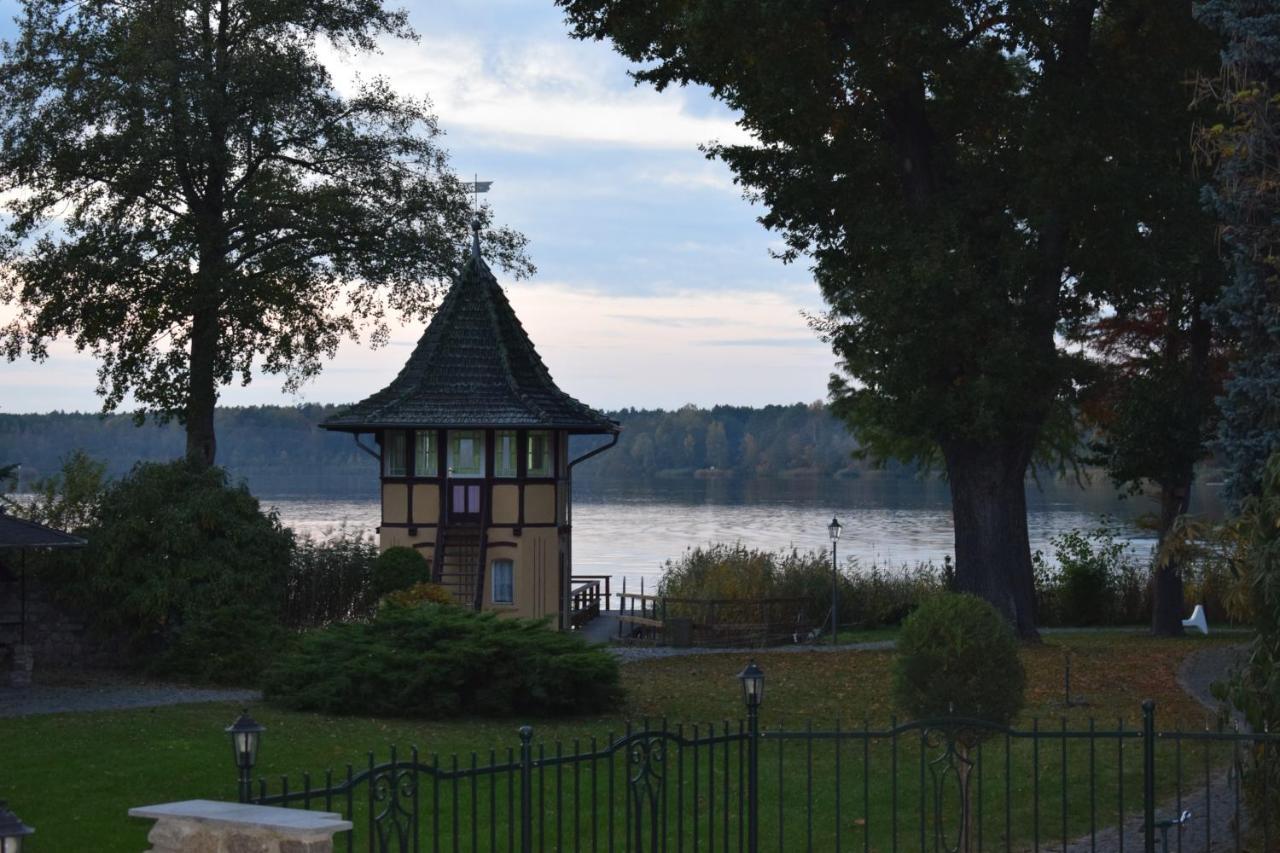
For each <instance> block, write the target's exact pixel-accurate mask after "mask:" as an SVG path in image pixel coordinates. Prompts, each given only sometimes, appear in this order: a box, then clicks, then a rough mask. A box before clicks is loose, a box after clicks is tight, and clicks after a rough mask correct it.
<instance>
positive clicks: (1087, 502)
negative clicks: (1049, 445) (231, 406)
mask: <svg viewBox="0 0 1280 853" xmlns="http://www.w3.org/2000/svg"><path fill="white" fill-rule="evenodd" d="M263 502H264V503H265V504H268V505H274V506H275V507H277V508H278V509H279V510H280V514H281V517H282V519H283V520H284V522H285V523H286V524H288V525H289V526H291V527H293V528H294V529H295V530H297V531H299V532H301V533H306V534H311V535H320V536H323V535H325V533H326V532H328V531H330V530H333V529H334V528H336V527H339V526H342V525H345V526H347V527H348V528H354V529H357V530H364V531H368V532H369V533H372V532H373V529H374V528H375V527H376V526H377V524H378V502H377V501H376V500H370V499H360V500H343V499H340V498H332V497H324V498H299V497H288V498H278V499H272V498H264V499H263ZM1027 505H1028V524H1029V526H1030V534H1031V547H1032V549H1033V550H1034V549H1042V550H1044V551H1045V552H1046V553H1050V548H1049V539H1050V538H1051V537H1052V536H1054V535H1056V534H1059V533H1062V532H1064V531H1067V530H1071V529H1075V528H1092V527H1095V526H1097V525H1098V524H1099V523H1101V522H1102V520H1103V519H1104V518H1105V517H1110V518H1111V519H1113V520H1114V521H1115V522H1116V523H1117V524H1118V525H1119V526H1120V527H1121V529H1122V530H1123V532H1124V535H1125V537H1126V538H1127V539H1128V540H1129V541H1130V544H1131V547H1132V548H1133V549H1134V550H1135V551H1136V552H1139V553H1143V554H1145V553H1148V552H1149V551H1150V548H1151V546H1152V544H1153V540H1152V539H1151V537H1150V536H1149V534H1147V533H1146V532H1145V531H1143V530H1141V529H1140V528H1139V527H1138V525H1137V524H1136V523H1135V522H1136V519H1137V518H1138V516H1140V515H1142V514H1144V513H1149V512H1151V511H1152V509H1153V508H1154V505H1153V504H1152V502H1151V501H1150V500H1148V499H1146V498H1143V497H1136V498H1129V499H1125V500H1121V499H1119V498H1118V497H1117V496H1116V494H1115V492H1114V491H1113V490H1112V489H1111V488H1110V485H1109V484H1108V483H1107V482H1106V481H1105V480H1104V479H1102V478H1098V477H1095V478H1094V481H1093V482H1092V483H1091V484H1089V485H1087V486H1085V487H1083V488H1082V487H1079V486H1077V485H1075V484H1074V483H1067V482H1061V481H1052V482H1048V483H1045V484H1044V485H1043V487H1037V486H1036V485H1034V484H1029V485H1028V487H1027ZM1219 510H1220V505H1219V500H1218V489H1217V487H1216V486H1215V485H1214V484H1205V485H1201V486H1199V487H1198V488H1197V490H1196V493H1195V496H1194V497H1193V503H1192V511H1193V512H1196V513H1209V514H1217V513H1218V512H1219ZM833 514H834V515H835V516H837V517H839V519H840V521H841V523H842V524H843V525H844V535H843V538H841V540H840V545H839V549H840V556H841V560H842V561H843V558H844V557H846V556H852V557H856V558H857V559H858V560H859V561H861V562H862V563H864V564H868V563H878V564H881V565H888V566H892V567H898V566H901V565H904V564H906V565H911V564H914V563H917V562H923V561H930V560H931V561H933V562H934V563H938V564H941V562H942V558H943V556H944V555H947V554H951V553H952V549H953V541H952V528H951V507H950V496H949V493H948V490H947V484H946V483H945V482H943V481H941V480H938V479H925V480H920V479H915V478H910V477H899V476H887V475H886V476H877V475H871V476H864V477H860V478H856V479H849V480H826V479H824V480H750V481H735V480H693V479H689V480H655V481H647V482H640V483H634V482H621V483H619V482H608V483H599V482H587V483H583V484H575V494H574V510H573V555H574V566H573V571H574V573H575V574H600V575H605V574H607V575H612V576H613V578H614V583H615V584H618V585H619V586H618V587H617V588H620V585H621V583H622V579H623V578H626V579H627V587H628V589H634V588H636V587H637V586H638V585H639V583H640V581H641V579H644V582H645V585H646V587H651V586H652V585H653V584H654V583H655V582H656V581H657V579H658V578H659V577H660V576H661V572H662V564H663V562H664V561H666V560H669V559H674V558H676V557H679V556H680V554H681V552H683V551H684V550H685V549H686V548H689V547H692V546H695V545H705V544H707V543H711V542H730V543H732V542H741V543H742V544H743V545H746V546H749V547H752V548H766V549H771V550H777V549H782V548H786V549H790V548H799V549H801V550H825V549H828V548H830V541H829V540H828V539H827V529H826V526H827V523H828V522H829V521H830V520H831V516H832V515H833Z"/></svg>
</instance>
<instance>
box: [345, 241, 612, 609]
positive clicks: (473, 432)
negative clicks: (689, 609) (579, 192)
mask: <svg viewBox="0 0 1280 853" xmlns="http://www.w3.org/2000/svg"><path fill="white" fill-rule="evenodd" d="M472 231H473V236H472V245H471V255H470V257H469V258H468V259H467V260H466V261H465V262H464V264H463V267H462V269H461V271H460V273H459V275H458V277H457V279H456V280H455V281H454V283H453V285H452V286H451V287H450V289H449V292H448V293H447V294H446V296H445V298H444V300H443V301H442V302H441V303H440V307H439V309H438V310H437V311H436V314H435V316H434V317H432V319H431V323H430V324H429V325H428V326H427V329H426V331H425V332H424V333H423V335H422V337H421V338H420V339H419V341H418V344H417V346H416V347H415V348H414V351H413V354H412V355H411V356H410V357H409V360H408V361H407V362H406V363H405V365H404V367H403V368H402V369H401V371H400V373H399V375H398V376H396V378H395V379H394V380H393V381H392V382H391V384H390V385H388V386H387V387H386V388H384V389H382V390H381V391H379V392H377V393H376V394H373V395H372V396H370V397H368V398H366V399H365V400H362V401H361V402H359V403H356V404H355V405H354V406H352V407H350V408H349V409H346V410H344V411H343V412H341V413H339V414H337V415H335V416H334V417H332V418H329V419H328V420H326V421H325V422H324V423H322V424H321V427H323V428H324V429H328V430H335V431H341V432H350V433H354V434H355V435H356V439H357V441H358V440H359V435H360V434H361V433H368V434H372V435H373V436H374V438H375V441H376V443H377V445H378V448H379V451H378V454H377V455H378V457H379V462H380V466H381V472H380V473H381V483H382V490H381V495H382V519H381V524H380V526H379V528H378V533H379V544H380V547H381V548H382V549H383V550H385V549H387V548H390V547H392V546H395V545H404V546H408V547H411V548H416V549H419V550H420V551H421V552H422V554H423V556H424V557H426V558H427V562H428V564H429V565H430V566H431V573H432V579H433V580H434V581H435V582H436V583H439V584H441V585H442V586H444V587H445V588H446V589H447V590H448V591H449V592H450V593H451V594H452V595H453V597H454V600H455V601H456V602H457V603H459V604H461V605H463V606H466V607H472V608H475V609H476V610H482V609H483V610H495V611H498V612H501V613H509V614H512V615H518V616H524V617H542V616H553V617H556V624H558V625H559V626H560V627H562V628H563V627H565V625H567V621H566V620H567V615H566V614H567V611H568V598H569V589H570V576H571V572H572V526H571V506H572V477H573V467H574V465H576V464H577V463H578V462H581V461H583V460H584V459H586V458H587V457H588V456H594V455H595V454H596V453H598V452H601V451H602V450H604V449H606V448H608V447H612V446H613V444H614V443H616V441H617V437H618V432H619V429H620V427H619V426H618V424H617V423H615V422H614V421H611V420H609V419H608V418H606V417H605V416H604V415H602V414H600V413H599V412H597V411H595V410H594V409H591V408H589V407H588V406H586V405H584V404H582V403H580V402H578V401H577V400H575V399H574V398H573V397H570V396H569V395H568V394H566V393H564V392H563V391H561V390H560V389H559V388H558V387H556V384H555V382H554V381H553V380H552V378H551V374H550V373H549V372H548V371H547V368H546V366H545V365H544V364H543V363H542V359H541V358H539V356H538V353H537V351H536V350H535V349H534V347H533V343H532V341H530V340H529V336H528V334H527V333H526V332H525V330H524V327H523V326H521V325H520V321H519V319H518V318H517V317H516V315H515V311H514V310H512V308H511V304H510V303H509V302H508V301H507V298H506V295H505V294H504V293H503V292H502V288H501V287H500V286H499V285H498V281H497V279H496V278H494V275H493V272H492V271H491V270H490V269H489V266H488V265H487V264H486V263H485V262H484V259H483V258H482V257H481V254H480V237H479V225H478V223H473V226H472ZM592 434H594V435H606V436H609V438H610V441H609V442H608V443H606V444H605V445H603V446H601V447H597V448H595V449H594V450H592V451H590V452H588V453H584V454H582V455H580V456H579V457H577V458H576V459H571V458H570V457H569V453H570V447H569V437H570V436H572V435H592Z"/></svg>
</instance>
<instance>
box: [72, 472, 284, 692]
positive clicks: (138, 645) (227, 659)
mask: <svg viewBox="0 0 1280 853" xmlns="http://www.w3.org/2000/svg"><path fill="white" fill-rule="evenodd" d="M87 538H88V540H89V545H88V547H87V548H85V549H83V551H81V552H80V553H79V554H78V555H77V556H76V557H75V558H72V559H69V560H68V561H66V562H64V563H62V564H61V565H59V566H58V567H57V569H58V571H57V572H56V574H52V575H51V579H52V581H51V585H52V586H53V588H54V590H55V592H56V593H57V594H58V595H59V596H60V597H62V598H63V599H64V600H66V601H67V602H68V603H70V604H72V605H73V606H75V607H76V608H77V609H78V610H79V611H81V612H83V613H85V614H87V615H88V617H89V618H90V620H91V622H92V625H93V627H95V628H97V629H99V630H101V631H104V632H107V633H110V634H113V635H120V636H123V637H125V638H127V640H128V641H129V644H130V646H131V647H132V649H133V650H134V651H135V652H136V653H138V654H139V655H140V657H142V659H144V660H145V662H146V665H147V666H149V667H150V668H152V669H154V670H156V671H159V672H165V673H171V674H179V675H181V676H183V677H185V678H190V679H194V680H201V681H205V680H207V681H220V682H234V683H239V684H249V683H252V682H253V680H254V678H255V676H256V674H257V672H258V670H259V668H260V667H261V666H262V665H263V663H264V661H265V660H266V659H267V658H268V657H269V656H270V653H271V652H272V651H273V650H274V648H275V647H276V646H277V645H278V643H279V640H280V636H279V635H280V629H279V619H280V611H281V607H282V605H283V602H284V590H285V576H286V572H287V567H288V565H289V557H290V553H291V551H292V547H293V535H292V534H291V533H290V532H289V531H288V530H286V529H285V528H284V527H282V526H281V524H280V520H279V518H277V517H276V516H275V514H274V513H264V512H262V510H261V508H260V507H259V505H258V501H257V499H256V498H254V497H253V496H252V495H251V494H250V493H249V491H248V490H247V489H246V488H244V487H243V486H232V485H230V484H229V483H228V482H227V476H226V474H225V472H223V471H222V470H221V469H218V468H199V467H194V466H193V465H192V464H191V463H189V462H187V461H179V462H172V463H168V464H163V465H162V464H154V463H149V464H140V465H138V466H137V467H135V468H134V470H133V471H132V472H130V473H129V474H128V475H127V476H125V477H124V478H122V479H120V480H118V481H115V482H113V483H111V484H110V485H109V486H108V487H107V489H106V491H105V492H104V493H103V495H102V500H101V503H100V509H99V512H98V518H97V520H96V522H95V523H94V524H93V525H92V526H91V527H90V528H89V530H88V531H87Z"/></svg>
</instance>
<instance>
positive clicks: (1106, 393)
mask: <svg viewBox="0 0 1280 853" xmlns="http://www.w3.org/2000/svg"><path fill="white" fill-rule="evenodd" d="M1191 35H1192V37H1191V38H1186V39H1183V40H1182V41H1181V42H1176V41H1172V40H1170V41H1169V42H1168V43H1167V44H1166V49H1165V51H1164V54H1165V56H1166V57H1167V62H1168V63H1170V64H1171V65H1172V67H1182V68H1185V69H1188V70H1199V69H1204V68H1208V67H1212V65H1213V63H1214V62H1215V61H1216V57H1217V48H1218V39H1216V38H1214V37H1213V36H1212V34H1211V33H1210V32H1209V31H1208V30H1201V31H1199V32H1198V33H1196V32H1193V33H1192V34H1191ZM1128 59H1129V61H1132V62H1144V61H1146V60H1145V57H1138V56H1135V57H1131V58H1128ZM1134 97H1135V98H1140V99H1141V100H1137V101H1135V103H1134V105H1133V106H1134V109H1135V111H1137V112H1139V113H1140V114H1142V115H1143V116H1145V117H1146V118H1145V121H1146V122H1147V123H1148V124H1156V125H1159V126H1160V127H1161V128H1162V130H1161V132H1160V134H1159V136H1160V137H1161V138H1163V140H1164V143H1163V145H1161V146H1152V147H1149V148H1148V149H1146V150H1144V151H1142V152H1141V155H1140V156H1142V157H1143V158H1145V160H1146V161H1147V165H1148V166H1149V167H1150V168H1148V169H1147V170H1146V178H1145V180H1144V181H1143V182H1142V183H1141V185H1136V186H1132V187H1128V188H1127V198H1126V199H1125V203H1126V204H1128V205H1129V206H1130V208H1131V210H1132V216H1133V218H1134V219H1135V220H1137V221H1138V222H1139V223H1140V227H1138V228H1134V229H1131V230H1129V231H1127V232H1125V233H1123V234H1119V235H1113V237H1112V241H1113V243H1116V242H1118V243H1122V244H1123V245H1121V246H1119V247H1118V250H1116V251H1107V252H1105V253H1098V254H1097V255H1094V256H1092V257H1086V258H1085V259H1084V264H1082V267H1081V268H1082V270H1083V272H1084V274H1085V275H1086V276H1087V277H1088V278H1089V279H1090V280H1091V281H1093V282H1094V283H1095V285H1096V286H1097V289H1098V290H1099V291H1102V292H1105V297H1106V298H1107V300H1108V302H1109V308H1110V309H1111V310H1110V312H1109V313H1108V314H1107V316H1105V317H1102V318H1101V319H1097V320H1094V321H1091V322H1089V323H1088V324H1086V325H1085V326H1084V327H1083V328H1080V329H1077V330H1074V332H1073V334H1072V337H1074V338H1076V339H1077V340H1079V341H1080V342H1081V343H1084V344H1085V345H1086V346H1087V347H1088V350H1089V352H1090V353H1091V354H1092V355H1094V356H1095V359H1096V361H1095V363H1096V365H1097V366H1098V374H1097V377H1096V379H1095V380H1094V382H1093V383H1092V387H1091V388H1090V389H1089V391H1087V392H1086V399H1085V402H1084V407H1083V410H1084V412H1085V415H1086V422H1087V423H1088V425H1089V426H1090V427H1092V428H1093V429H1094V430H1095V431H1096V436H1097V440H1096V441H1095V442H1094V446H1093V449H1094V458H1093V460H1092V461H1093V462H1095V463H1098V464H1101V465H1102V466H1103V467H1104V468H1105V470H1106V471H1107V473H1108V474H1109V476H1110V477H1111V479H1112V481H1113V482H1114V483H1115V485H1116V487H1117V488H1119V489H1122V490H1124V491H1126V492H1128V493H1129V494H1131V495H1136V494H1139V493H1141V492H1143V491H1144V490H1146V489H1147V487H1148V486H1154V488H1155V491H1156V493H1157V494H1156V499H1157V502H1158V509H1157V512H1156V513H1155V515H1154V518H1153V519H1152V522H1153V523H1152V527H1153V528H1154V530H1155V532H1156V535H1157V538H1158V547H1157V552H1158V553H1162V554H1168V553H1171V552H1170V551H1168V550H1167V549H1165V548H1164V547H1163V546H1164V544H1165V543H1166V540H1167V537H1169V536H1170V534H1171V533H1172V532H1173V530H1174V525H1175V522H1176V520H1177V519H1178V518H1179V517H1180V516H1183V515H1185V514H1186V513H1188V512H1189V511H1190V509H1191V489H1192V484H1193V482H1194V480H1195V473H1196V466H1197V465H1198V464H1199V463H1200V462H1202V461H1204V459H1205V458H1206V457H1207V456H1208V455H1209V443H1210V441H1211V440H1212V437H1213V433H1214V430H1215V428H1216V424H1217V415H1218V410H1217V406H1216V405H1215V398H1216V397H1217V396H1218V394H1219V393H1220V391H1221V388H1222V377H1223V372H1224V369H1225V360H1226V352H1225V344H1226V341H1225V339H1224V335H1225V333H1224V331H1223V330H1222V329H1221V328H1219V327H1217V324H1215V323H1214V318H1213V305H1214V303H1215V302H1217V300H1218V298H1219V296H1220V294H1221V292H1222V288H1223V286H1224V285H1225V283H1226V274H1225V270H1224V269H1223V265H1222V263H1221V261H1220V259H1219V258H1218V245H1217V240H1216V233H1215V232H1216V226H1215V223H1214V220H1213V216H1212V214H1211V212H1210V211H1209V210H1207V209H1206V208H1205V205H1204V204H1203V201H1202V200H1201V191H1202V183H1203V178H1202V176H1200V175H1198V174H1197V173H1196V169H1195V158H1194V156H1193V154H1192V152H1191V151H1190V150H1188V148H1187V144H1186V137H1187V133H1188V131H1189V130H1191V128H1192V126H1193V125H1194V123H1195V122H1199V121H1203V120H1204V119H1205V118H1206V117H1207V116H1208V115H1209V111H1208V110H1206V109H1205V107H1204V106H1203V105H1201V106H1200V107H1198V108H1197V109H1196V110H1194V111H1190V112H1189V111H1188V110H1187V99H1188V93H1187V92H1186V91H1183V90H1180V89H1178V88H1176V87H1171V88H1163V89H1148V90H1145V91H1139V92H1135V93H1134ZM1112 148H1113V150H1118V151H1123V147H1122V146H1121V145H1116V146H1112ZM1086 264H1087V266H1085V265H1086ZM1108 282H1110V284H1108ZM1182 608H1183V593H1182V576H1181V566H1180V565H1179V564H1178V562H1177V561H1169V560H1163V561H1157V563H1156V564H1155V565H1154V566H1153V583H1152V617H1151V627H1152V632H1153V633H1155V634H1161V635H1178V634H1181V633H1182V616H1183V613H1182Z"/></svg>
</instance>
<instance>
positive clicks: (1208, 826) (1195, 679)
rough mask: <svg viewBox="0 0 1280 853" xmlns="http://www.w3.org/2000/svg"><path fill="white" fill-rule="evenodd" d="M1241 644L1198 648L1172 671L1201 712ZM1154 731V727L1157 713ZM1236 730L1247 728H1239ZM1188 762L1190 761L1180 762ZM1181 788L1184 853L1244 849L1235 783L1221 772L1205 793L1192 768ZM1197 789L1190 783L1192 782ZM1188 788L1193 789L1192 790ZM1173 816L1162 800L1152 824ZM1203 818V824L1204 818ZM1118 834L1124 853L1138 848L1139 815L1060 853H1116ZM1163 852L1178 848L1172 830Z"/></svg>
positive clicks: (1213, 704)
mask: <svg viewBox="0 0 1280 853" xmlns="http://www.w3.org/2000/svg"><path fill="white" fill-rule="evenodd" d="M1244 649H1245V647H1244V646H1218V647H1216V648H1209V649H1201V650H1199V651H1197V652H1195V653H1193V654H1190V655H1188V656H1187V657H1186V658H1185V659H1184V660H1183V662H1182V666H1181V667H1179V669H1178V684H1179V685H1180V686H1181V687H1182V689H1183V690H1185V691H1186V692H1187V693H1188V694H1190V695H1191V696H1192V697H1194V698H1195V699H1196V701H1198V702H1199V703H1200V704H1201V705H1203V706H1204V707H1205V709H1206V710H1208V711H1210V712H1211V713H1214V714H1216V713H1217V712H1218V710H1219V705H1218V702H1217V700H1216V699H1214V698H1213V695H1212V694H1211V693H1210V691H1209V686H1210V685H1211V684H1212V683H1213V682H1215V681H1218V680H1219V679H1221V678H1223V677H1224V676H1226V675H1227V673H1228V672H1229V671H1230V670H1231V668H1232V667H1233V666H1235V665H1236V663H1237V662H1238V661H1239V660H1240V658H1241V656H1242V654H1243V652H1244ZM1156 713H1157V728H1159V709H1157V711H1156ZM1241 729H1242V730H1246V731H1247V727H1246V726H1244V725H1243V724H1242V725H1241ZM1187 749H1190V750H1191V751H1190V753H1189V754H1190V755H1191V756H1198V755H1199V754H1200V753H1199V750H1197V749H1195V748H1194V747H1187ZM1184 760H1188V761H1190V760H1192V759H1184ZM1186 774H1187V775H1186V777H1185V778H1186V782H1187V789H1186V790H1184V791H1183V795H1182V803H1181V806H1182V809H1183V810H1184V811H1189V812H1191V818H1190V819H1189V820H1188V821H1187V823H1186V825H1185V829H1183V830H1182V845H1181V849H1182V850H1184V851H1187V853H1192V851H1194V853H1219V851H1221V853H1226V851H1228V850H1232V851H1234V850H1238V849H1245V848H1241V847H1237V845H1236V842H1235V838H1236V835H1235V830H1236V828H1235V804H1236V791H1235V780H1234V779H1233V778H1232V777H1231V776H1230V775H1229V774H1228V772H1227V771H1225V770H1224V771H1221V772H1219V773H1218V774H1217V775H1215V776H1213V777H1212V778H1211V780H1210V782H1209V786H1208V789H1207V790H1206V788H1205V786H1204V782H1203V779H1204V777H1203V775H1197V774H1196V773H1195V772H1194V771H1193V770H1186ZM1197 781H1198V782H1199V785H1198V786H1197V785H1196V782H1197ZM1193 786H1194V789H1193ZM1177 813H1178V801H1177V800H1176V798H1175V799H1171V800H1168V801H1166V802H1163V803H1160V804H1158V805H1157V806H1156V820H1157V821H1160V820H1164V819H1168V818H1172V817H1174V816H1175V815H1176V814H1177ZM1206 815H1207V816H1208V820H1206ZM1241 824H1242V825H1241V827H1240V834H1241V836H1242V837H1243V836H1244V834H1245V832H1247V830H1248V816H1247V815H1245V814H1244V813H1243V812H1242V813H1241ZM1121 833H1123V835H1124V838H1123V841H1124V847H1123V849H1125V850H1141V849H1142V842H1143V837H1142V836H1143V825H1142V816H1141V815H1136V816H1134V817H1132V818H1130V819H1129V820H1126V821H1125V822H1124V824H1123V826H1122V827H1119V828H1117V827H1111V828H1110V829H1107V830H1104V831H1102V832H1099V833H1098V836H1097V839H1096V841H1095V840H1094V839H1091V838H1089V837H1088V836H1084V837H1082V838H1078V839H1076V840H1075V841H1073V842H1071V843H1069V844H1068V845H1067V848H1066V851H1065V853H1086V851H1088V853H1094V851H1096V853H1117V851H1119V850H1120V849H1121V843H1120V842H1121V838H1120V836H1121ZM1061 849H1062V848H1061V847H1060V846H1054V847H1041V850H1042V851H1046V850H1053V851H1057V850H1061ZM1156 849H1157V850H1160V849H1161V844H1160V833H1159V830H1157V832H1156ZM1169 849H1170V850H1178V849H1179V846H1178V838H1177V830H1176V829H1171V830H1170V831H1169Z"/></svg>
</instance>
